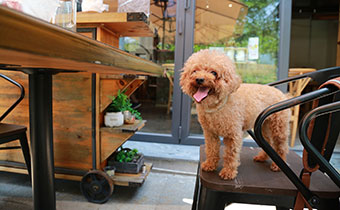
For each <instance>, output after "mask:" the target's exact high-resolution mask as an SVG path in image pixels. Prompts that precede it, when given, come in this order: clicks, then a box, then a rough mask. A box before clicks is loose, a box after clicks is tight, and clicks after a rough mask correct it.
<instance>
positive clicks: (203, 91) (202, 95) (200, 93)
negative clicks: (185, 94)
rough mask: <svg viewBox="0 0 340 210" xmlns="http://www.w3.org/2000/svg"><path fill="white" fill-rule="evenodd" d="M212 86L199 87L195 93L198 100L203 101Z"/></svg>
mask: <svg viewBox="0 0 340 210" xmlns="http://www.w3.org/2000/svg"><path fill="white" fill-rule="evenodd" d="M209 90H210V88H207V87H199V88H198V89H197V92H196V93H195V94H194V95H193V97H194V99H195V100H196V102H198V103H199V102H201V101H202V100H203V99H205V98H206V97H207V96H208V93H209Z"/></svg>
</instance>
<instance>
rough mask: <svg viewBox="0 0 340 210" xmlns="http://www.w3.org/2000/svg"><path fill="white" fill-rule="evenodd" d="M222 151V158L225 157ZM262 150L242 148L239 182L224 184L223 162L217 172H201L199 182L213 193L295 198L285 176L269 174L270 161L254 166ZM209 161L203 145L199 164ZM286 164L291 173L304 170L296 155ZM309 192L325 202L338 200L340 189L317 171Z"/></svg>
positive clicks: (226, 182)
mask: <svg viewBox="0 0 340 210" xmlns="http://www.w3.org/2000/svg"><path fill="white" fill-rule="evenodd" d="M222 149H223V147H221V151H220V156H221V157H222V155H223V152H222ZM259 151H260V148H257V147H255V148H253V147H243V148H242V151H241V165H240V166H239V168H238V175H237V177H236V179H234V180H231V181H228V180H222V179H221V178H220V177H219V175H218V173H219V171H220V170H221V169H222V164H223V162H222V159H221V160H220V161H219V165H218V169H217V171H214V172H205V171H202V169H200V172H199V173H200V181H201V184H202V186H204V187H206V188H209V189H211V190H215V191H220V192H232V193H252V194H268V195H272V194H279V195H285V196H296V195H297V193H298V191H297V189H296V187H295V186H294V185H293V184H292V183H291V182H290V180H289V179H288V178H287V177H286V176H285V174H284V173H283V172H272V171H271V170H270V164H271V160H268V161H266V162H264V163H259V162H254V161H253V157H254V156H255V155H257V153H258V152H259ZM205 159H206V156H205V152H204V145H202V146H201V147H200V162H203V161H204V160H205ZM287 163H288V165H289V166H290V167H291V169H292V170H293V171H294V172H295V173H296V174H297V175H299V174H300V171H301V169H302V168H303V167H302V160H301V157H300V156H298V155H297V154H296V153H295V152H294V151H290V152H289V154H288V156H287ZM311 180H312V182H311V186H310V189H311V190H312V191H313V192H314V193H315V194H317V195H318V196H320V197H323V198H337V197H339V196H340V189H339V188H338V187H337V186H336V185H335V184H334V183H333V182H332V180H331V179H329V178H328V177H327V176H326V175H324V174H323V173H321V172H320V171H316V172H314V173H313V174H312V177H311Z"/></svg>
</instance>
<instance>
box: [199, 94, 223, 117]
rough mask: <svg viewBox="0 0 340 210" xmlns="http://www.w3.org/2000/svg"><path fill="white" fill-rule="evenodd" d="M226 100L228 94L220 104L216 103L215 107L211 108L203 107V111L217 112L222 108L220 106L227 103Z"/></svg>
mask: <svg viewBox="0 0 340 210" xmlns="http://www.w3.org/2000/svg"><path fill="white" fill-rule="evenodd" d="M227 101H228V96H226V97H225V98H224V99H223V101H222V103H220V105H218V106H217V107H215V108H213V109H205V110H204V111H205V112H206V113H213V112H217V111H218V110H220V109H222V107H224V105H225V104H226V103H227Z"/></svg>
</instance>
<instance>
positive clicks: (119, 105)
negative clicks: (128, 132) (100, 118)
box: [106, 90, 142, 120]
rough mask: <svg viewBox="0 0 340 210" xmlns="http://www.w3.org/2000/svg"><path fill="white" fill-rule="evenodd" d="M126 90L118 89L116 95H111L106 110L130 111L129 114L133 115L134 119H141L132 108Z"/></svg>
mask: <svg viewBox="0 0 340 210" xmlns="http://www.w3.org/2000/svg"><path fill="white" fill-rule="evenodd" d="M125 92H126V90H124V91H120V90H118V93H117V96H112V102H111V104H110V105H109V107H108V108H107V110H106V111H107V112H122V111H126V110H127V111H130V112H131V114H133V115H135V117H136V119H138V120H141V119H142V117H141V114H140V113H139V112H138V111H137V110H135V109H133V108H132V104H131V101H130V99H129V97H128V96H127V95H126V94H125Z"/></svg>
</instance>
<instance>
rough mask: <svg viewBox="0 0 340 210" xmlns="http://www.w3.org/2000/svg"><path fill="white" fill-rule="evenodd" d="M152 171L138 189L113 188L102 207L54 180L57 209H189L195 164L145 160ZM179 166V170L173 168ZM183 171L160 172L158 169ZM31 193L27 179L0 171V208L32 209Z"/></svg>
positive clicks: (72, 183)
mask: <svg viewBox="0 0 340 210" xmlns="http://www.w3.org/2000/svg"><path fill="white" fill-rule="evenodd" d="M147 161H149V162H150V161H151V162H153V164H154V167H155V168H156V170H153V171H151V173H150V174H149V176H148V178H147V180H146V181H145V183H144V184H143V185H142V186H141V187H136V188H129V187H120V186H115V188H114V193H113V195H112V197H111V198H110V199H109V200H108V202H106V203H105V204H93V203H89V202H88V201H87V200H86V199H85V198H84V196H83V195H82V193H81V192H80V188H79V182H76V181H68V180H56V200H57V209H62V210H76V209H82V210H86V209H89V210H90V209H91V210H93V209H98V210H99V209H100V210H105V209H110V210H114V209H117V210H118V209H119V210H125V209H126V210H133V209H138V210H169V209H176V210H177V209H178V210H189V209H191V200H192V196H193V192H194V186H195V176H194V175H193V174H194V172H196V169H197V168H196V167H197V163H196V162H194V161H182V160H166V159H164V160H157V159H153V158H150V157H149V158H147ZM177 166H179V167H177ZM163 168H165V169H172V168H176V170H180V171H186V172H188V174H187V175H186V174H185V173H181V174H177V173H169V172H167V173H164V172H161V169H163ZM32 208H33V205H32V192H31V186H30V182H29V179H28V176H26V175H21V174H13V173H7V172H0V209H1V210H29V209H32Z"/></svg>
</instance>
